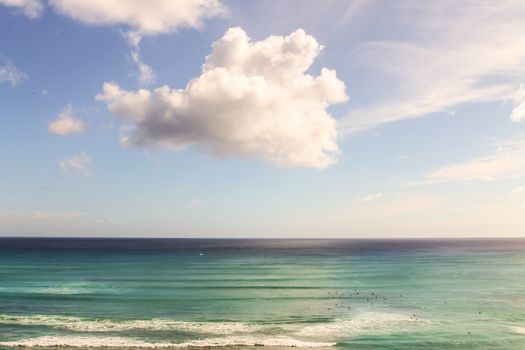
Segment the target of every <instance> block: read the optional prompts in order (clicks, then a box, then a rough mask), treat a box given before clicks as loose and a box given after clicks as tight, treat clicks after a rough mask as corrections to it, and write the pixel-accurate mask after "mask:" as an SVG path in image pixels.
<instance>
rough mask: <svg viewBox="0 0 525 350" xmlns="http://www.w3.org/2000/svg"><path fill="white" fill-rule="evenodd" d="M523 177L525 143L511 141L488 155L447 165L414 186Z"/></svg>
mask: <svg viewBox="0 0 525 350" xmlns="http://www.w3.org/2000/svg"><path fill="white" fill-rule="evenodd" d="M523 176H525V142H524V141H523V140H519V139H518V140H511V141H507V142H504V143H503V144H501V145H500V147H499V148H498V149H497V150H495V151H493V152H491V153H490V154H488V155H485V156H481V157H477V158H474V159H469V160H467V161H465V162H462V163H457V164H452V165H448V166H446V167H443V168H441V169H437V170H435V171H432V172H430V173H428V174H426V175H425V177H424V179H423V180H422V181H419V182H416V183H415V184H423V185H429V184H437V183H445V182H460V183H469V182H473V181H495V180H502V179H514V178H520V177H523Z"/></svg>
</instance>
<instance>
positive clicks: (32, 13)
mask: <svg viewBox="0 0 525 350" xmlns="http://www.w3.org/2000/svg"><path fill="white" fill-rule="evenodd" d="M0 5H4V6H8V7H15V8H19V9H21V10H22V11H24V14H25V15H26V16H28V17H31V18H35V17H38V16H40V14H41V13H42V11H43V10H44V5H43V4H42V2H41V1H40V0H0Z"/></svg>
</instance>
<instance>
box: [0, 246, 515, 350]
mask: <svg viewBox="0 0 525 350" xmlns="http://www.w3.org/2000/svg"><path fill="white" fill-rule="evenodd" d="M201 254H202V255H201ZM261 345H264V346H266V347H272V348H284V347H290V346H295V347H312V348H326V349H328V348H333V349H520V350H522V349H525V240H500V241H486V240H476V241H458V240H456V241H434V240H421V241H408V240H397V241H395V240H341V241H337V240H256V241H249V240H84V239H77V240H71V239H69V240H63V239H54V240H53V239H41V240H37V239H25V240H24V239H0V347H2V348H10V347H18V346H37V347H56V346H64V347H67V348H86V347H88V346H95V347H115V348H137V347H140V348H154V347H159V348H164V347H181V348H184V347H212V346H227V347H230V348H241V347H252V346H261Z"/></svg>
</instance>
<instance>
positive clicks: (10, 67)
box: [0, 0, 27, 86]
mask: <svg viewBox="0 0 525 350" xmlns="http://www.w3.org/2000/svg"><path fill="white" fill-rule="evenodd" d="M0 1H1V0H0ZM26 79H27V75H26V74H25V73H24V72H22V71H20V70H19V69H18V68H16V66H15V65H14V64H13V63H12V62H9V61H5V60H4V61H2V60H0V83H1V82H4V81H5V82H8V83H10V84H11V86H15V85H17V84H19V83H21V82H22V81H24V80H26Z"/></svg>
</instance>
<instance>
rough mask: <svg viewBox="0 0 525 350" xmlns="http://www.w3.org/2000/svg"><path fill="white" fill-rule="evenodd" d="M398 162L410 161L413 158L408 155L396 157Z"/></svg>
mask: <svg viewBox="0 0 525 350" xmlns="http://www.w3.org/2000/svg"><path fill="white" fill-rule="evenodd" d="M396 159H397V160H410V159H411V157H410V156H407V155H401V156H397V157H396Z"/></svg>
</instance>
